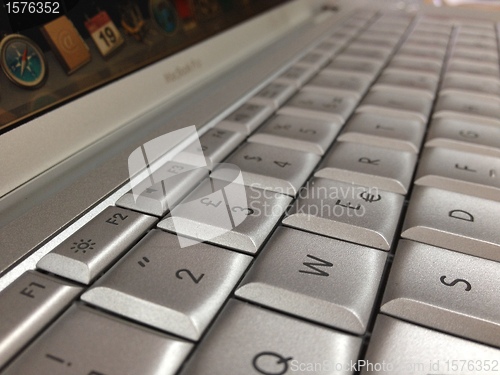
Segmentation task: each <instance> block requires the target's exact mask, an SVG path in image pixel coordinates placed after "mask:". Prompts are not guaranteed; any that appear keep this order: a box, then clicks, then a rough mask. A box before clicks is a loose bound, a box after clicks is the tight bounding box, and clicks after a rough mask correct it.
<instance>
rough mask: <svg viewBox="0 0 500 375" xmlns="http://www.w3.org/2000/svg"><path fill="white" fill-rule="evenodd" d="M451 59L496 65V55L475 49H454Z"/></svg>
mask: <svg viewBox="0 0 500 375" xmlns="http://www.w3.org/2000/svg"><path fill="white" fill-rule="evenodd" d="M452 58H453V59H460V60H462V59H463V60H466V61H476V62H487V63H492V64H495V63H496V64H498V53H495V52H492V51H484V50H478V49H476V48H472V49H470V48H463V47H456V48H454V50H453V54H452Z"/></svg>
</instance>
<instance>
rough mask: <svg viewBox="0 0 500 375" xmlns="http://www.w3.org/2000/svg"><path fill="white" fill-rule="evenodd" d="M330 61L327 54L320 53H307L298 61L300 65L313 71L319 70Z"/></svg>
mask: <svg viewBox="0 0 500 375" xmlns="http://www.w3.org/2000/svg"><path fill="white" fill-rule="evenodd" d="M329 60H330V58H329V57H328V55H327V54H324V53H321V52H308V53H306V54H305V55H304V56H302V57H301V58H300V59H299V61H297V63H298V64H300V65H310V66H312V67H313V68H314V69H315V70H318V69H321V68H322V67H323V66H325V65H326V63H327V62H328V61H329Z"/></svg>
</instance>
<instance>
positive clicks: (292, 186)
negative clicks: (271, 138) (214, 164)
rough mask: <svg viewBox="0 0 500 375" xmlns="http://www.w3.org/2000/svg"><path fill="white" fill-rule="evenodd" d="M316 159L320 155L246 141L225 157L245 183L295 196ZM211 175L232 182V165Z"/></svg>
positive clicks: (317, 159)
mask: <svg viewBox="0 0 500 375" xmlns="http://www.w3.org/2000/svg"><path fill="white" fill-rule="evenodd" d="M278 146H279V144H278ZM319 160H320V156H319V155H316V154H312V153H309V152H307V153H306V152H301V151H295V150H290V149H286V148H282V147H273V146H268V145H263V144H259V143H245V144H244V145H243V146H242V147H241V148H239V149H238V150H237V151H236V152H235V153H234V154H233V155H231V157H229V159H227V163H229V164H234V165H237V166H238V167H240V168H241V171H242V174H243V182H244V184H245V185H246V186H255V187H257V188H260V189H266V190H272V191H275V192H277V193H281V194H287V195H291V196H295V195H296V194H297V192H298V191H299V189H300V187H301V186H302V185H303V184H304V182H305V181H306V179H307V178H308V177H309V175H310V174H311V172H312V171H313V169H314V167H316V165H317V164H318V162H319ZM211 176H212V177H213V178H216V179H221V180H225V181H232V179H233V172H232V170H231V168H228V167H225V166H224V165H221V166H219V167H218V168H216V169H215V170H214V171H213V172H212V174H211Z"/></svg>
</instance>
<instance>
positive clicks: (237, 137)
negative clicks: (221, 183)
mask: <svg viewBox="0 0 500 375" xmlns="http://www.w3.org/2000/svg"><path fill="white" fill-rule="evenodd" d="M243 139H245V136H244V135H243V134H241V133H239V132H231V131H229V130H224V129H217V128H212V129H210V130H208V131H207V132H206V133H205V134H203V135H202V136H201V137H200V141H199V143H198V142H193V143H192V144H191V145H190V146H188V147H187V148H186V149H185V150H184V151H183V152H181V153H180V154H179V155H178V156H177V157H176V160H178V161H180V162H182V163H185V164H189V163H190V161H191V160H193V159H194V158H196V157H197V156H198V155H200V154H201V153H203V155H204V157H205V163H206V165H207V166H208V168H210V169H212V168H213V167H214V165H215V164H217V163H220V162H221V161H222V160H223V159H224V158H225V157H226V156H227V155H229V154H230V153H231V152H232V151H233V150H234V149H235V148H236V147H237V146H238V145H239V144H240V143H241V142H242V141H243ZM200 146H201V148H200ZM204 177H206V176H204ZM179 182H180V181H179ZM175 186H179V183H176V184H175ZM175 186H169V189H168V191H167V193H171V192H172V190H173V189H174V188H175ZM188 190H192V188H190V187H188V186H186V187H185V188H184V191H188Z"/></svg>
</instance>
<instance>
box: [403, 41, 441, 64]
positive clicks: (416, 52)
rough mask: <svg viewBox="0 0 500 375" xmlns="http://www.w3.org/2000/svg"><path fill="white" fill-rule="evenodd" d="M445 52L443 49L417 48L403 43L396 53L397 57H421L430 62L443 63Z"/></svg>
mask: <svg viewBox="0 0 500 375" xmlns="http://www.w3.org/2000/svg"><path fill="white" fill-rule="evenodd" d="M444 54H445V50H444V49H443V48H433V47H419V46H418V45H410V44H409V43H405V44H404V45H403V46H402V47H401V48H400V49H399V51H398V55H399V56H406V57H413V56H415V57H423V58H426V59H430V60H436V61H439V62H441V61H443V59H444Z"/></svg>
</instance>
